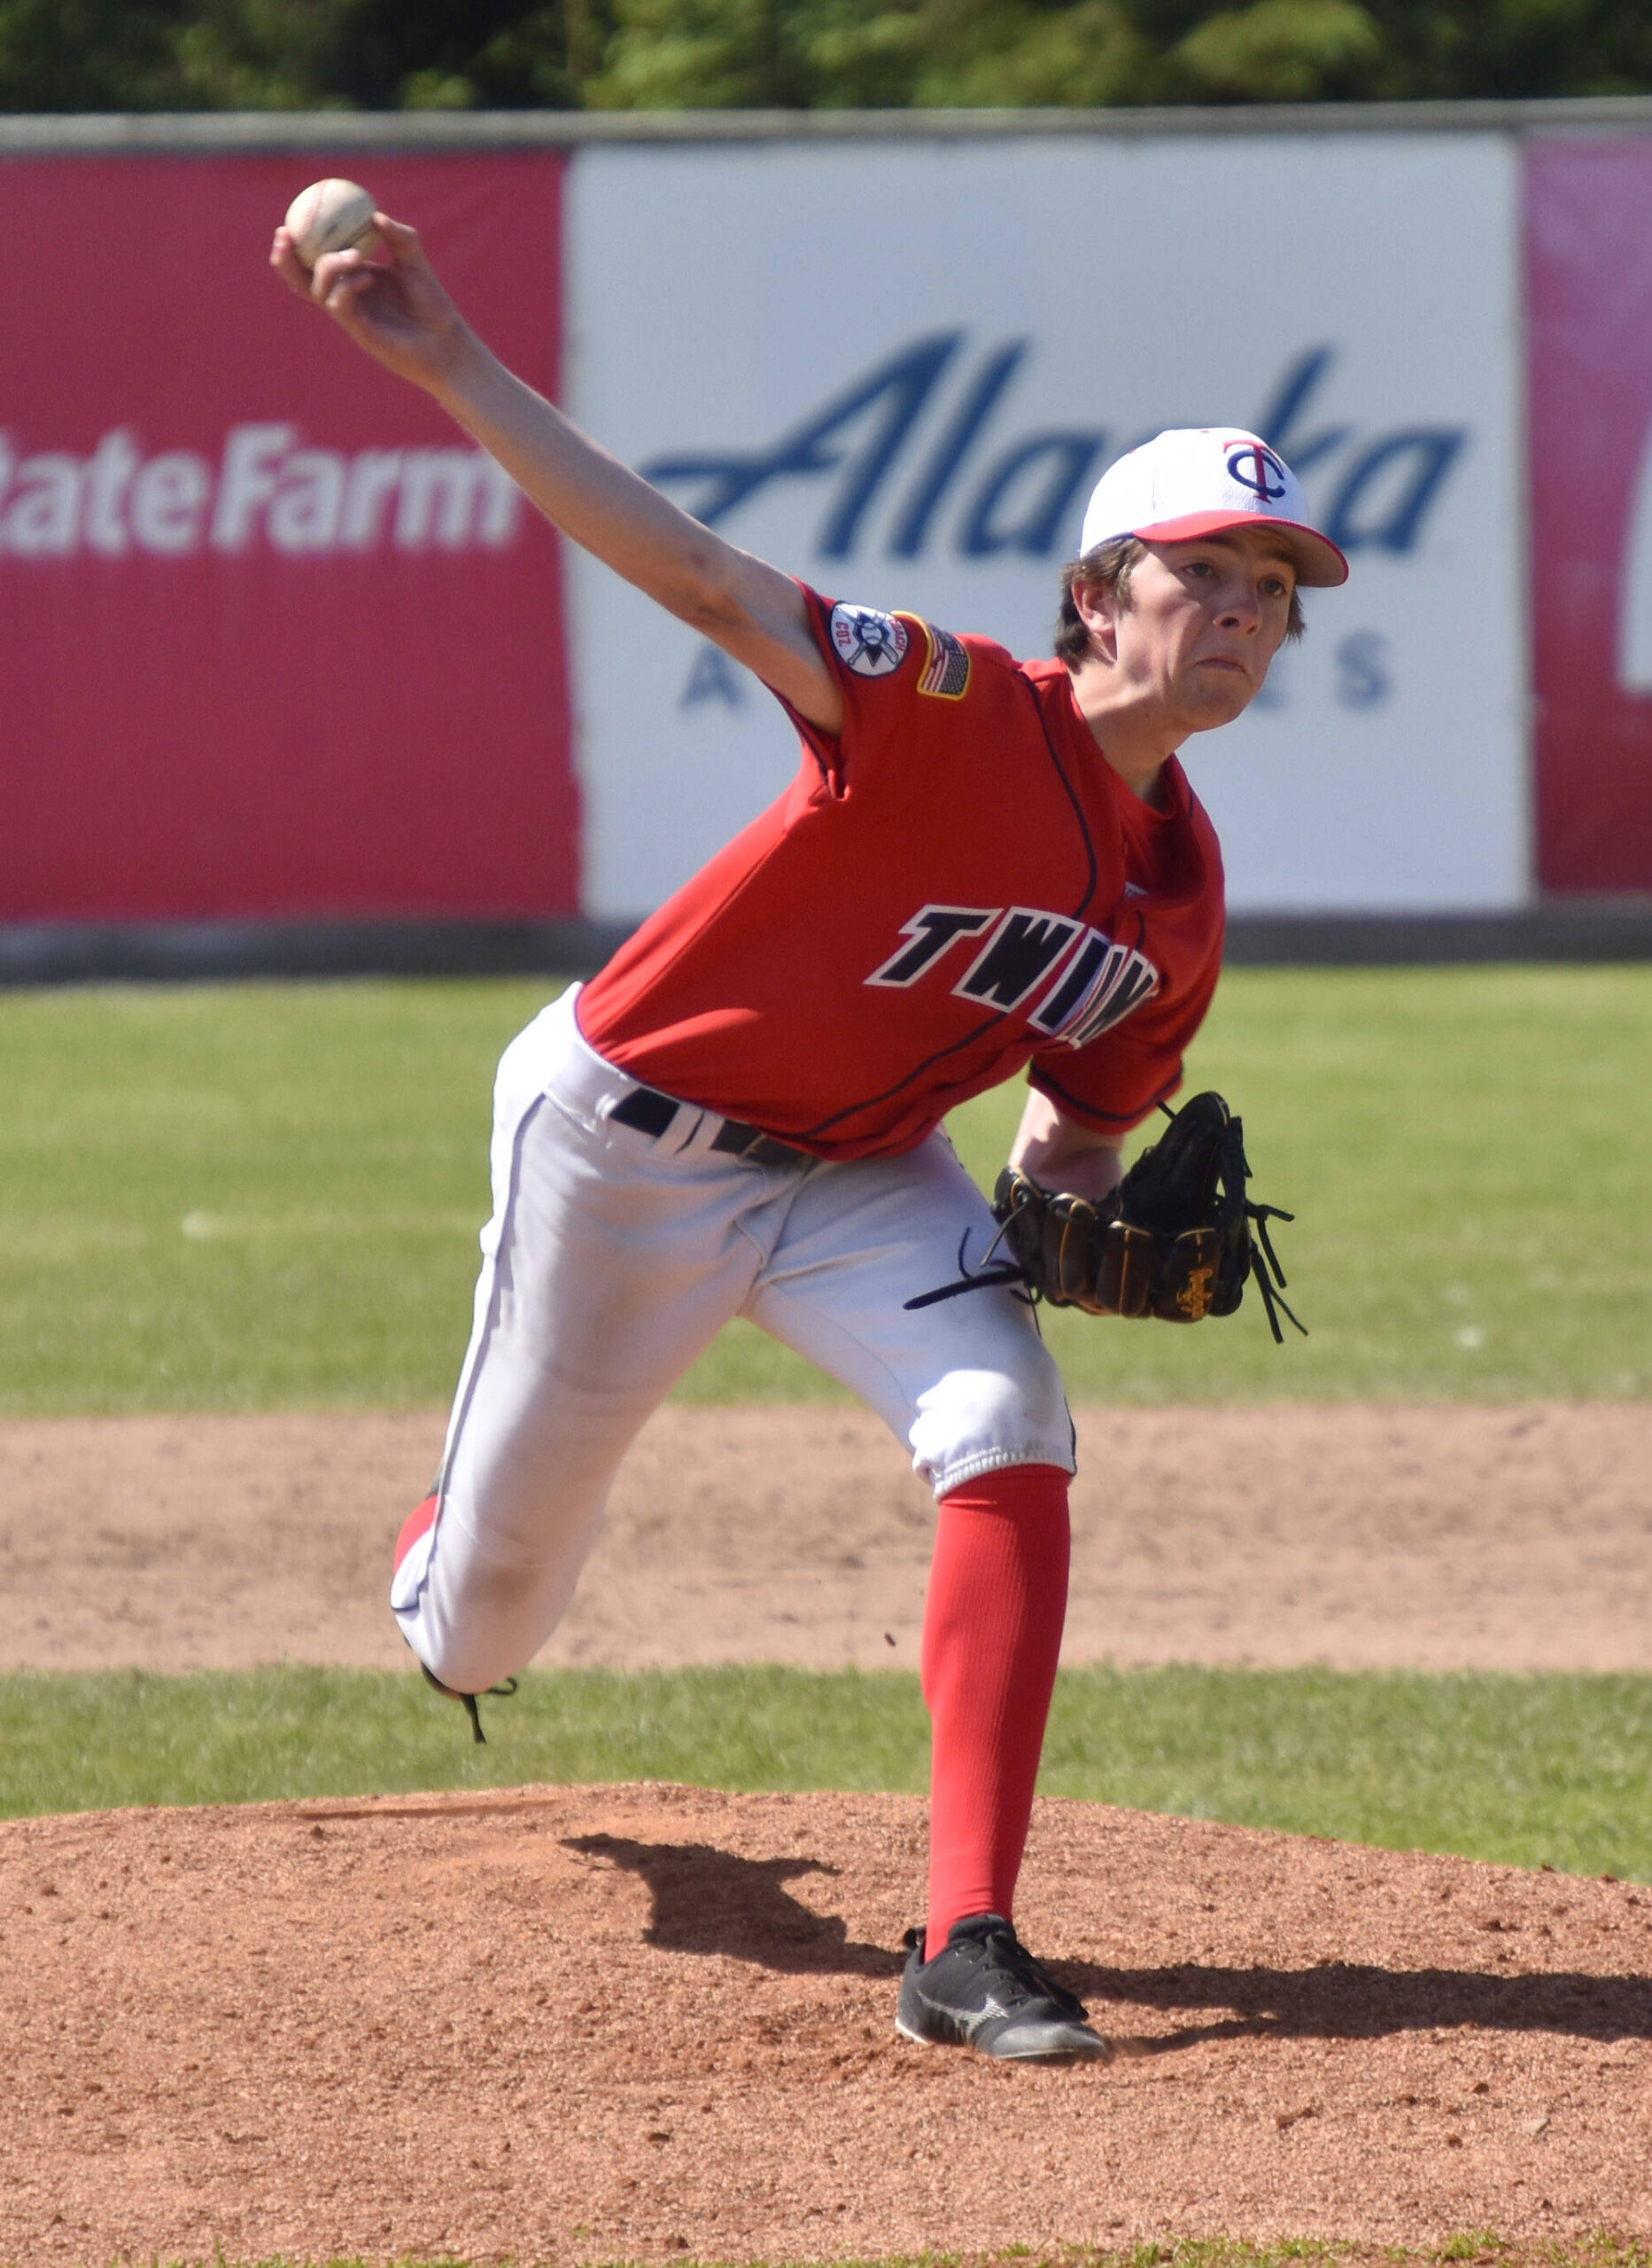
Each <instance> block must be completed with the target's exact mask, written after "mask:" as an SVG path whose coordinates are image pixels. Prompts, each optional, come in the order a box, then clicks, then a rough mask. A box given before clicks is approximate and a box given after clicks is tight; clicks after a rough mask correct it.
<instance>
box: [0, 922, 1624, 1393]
mask: <svg viewBox="0 0 1652 2268" xmlns="http://www.w3.org/2000/svg"><path fill="white" fill-rule="evenodd" d="M546 989H547V988H545V987H544V986H541V985H538V984H524V983H443V984H437V983H361V984H317V985H300V986H273V985H244V986H234V987H198V988H178V989H156V990H138V989H119V988H114V989H109V990H88V991H63V992H39V993H16V994H12V995H11V996H9V997H5V998H0V1060H4V1062H5V1064H6V1066H7V1069H8V1072H9V1074H10V1076H9V1077H8V1078H7V1079H6V1081H5V1082H4V1090H3V1091H0V1231H3V1233H0V1410H5V1411H9V1412H12V1413H14V1414H20V1413H25V1412H30V1411H46V1410H71V1411H82V1410H206V1409H240V1408H254V1407H258V1408H278V1407H282V1406H287V1407H313V1406H320V1405H322V1404H330V1405H334V1406H338V1405H343V1406H346V1407H349V1406H354V1407H385V1406H392V1405H405V1404H407V1403H413V1402H443V1401H445V1400H446V1397H447V1395H448V1394H449V1392H450V1390H451V1387H452V1383H453V1379H454V1374H455V1372H456V1370H457V1366H458V1363H459V1359H460V1356H461V1353H462V1350H463V1343H464V1339H465V1334H466V1332H467V1329H468V1326H469V1295H470V1285H471V1282H472V1279H473V1277H474V1273H475V1267H476V1231H477V1227H478V1226H479V1224H480V1223H481V1221H482V1219H483V1217H484V1216H485V1212H486V1209H487V1187H486V1138H487V1124H488V1097H489V1090H490V1084H491V1078H492V1066H493V1063H494V1061H495V1060H496V1058H497V1056H498V1054H499V1052H500V1048H501V1046H502V1045H503V1044H504V1042H505V1041H506V1039H507V1038H508V1037H509V1036H510V1034H511V1033H512V1032H513V1031H515V1030H516V1029H518V1028H519V1026H520V1025H521V1024H522V1023H524V1021H526V1020H527V1018H528V1016H529V1015H530V1014H532V1012H533V1011H534V1009H535V1008H536V1007H538V1006H539V1005H540V1003H541V1002H542V1000H543V998H544V997H545V992H546ZM1190 1080H1191V1085H1193V1086H1198V1085H1215V1086H1219V1087H1221V1088H1222V1090H1223V1091H1225V1092H1226V1093H1227V1094H1228V1095H1229V1099H1231V1100H1232V1102H1233V1103H1234V1105H1235V1107H1236V1108H1237V1109H1238V1110H1240V1111H1241V1112H1242V1113H1243V1115H1244V1116H1245V1122H1246V1127H1247V1131H1248V1136H1249V1145H1250V1151H1251V1159H1252V1163H1253V1167H1254V1168H1255V1173H1256V1180H1255V1184H1254V1187H1255V1190H1256V1192H1257V1193H1258V1194H1260V1195H1261V1196H1263V1197H1265V1198H1268V1199H1269V1200H1273V1201H1276V1202H1278V1203H1281V1204H1284V1205H1286V1206H1289V1207H1291V1208H1293V1209H1295V1210H1296V1211H1297V1213H1298V1214H1299V1219H1298V1222H1297V1223H1296V1225H1295V1226H1294V1227H1291V1228H1287V1229H1284V1230H1283V1231H1281V1232H1280V1243H1281V1247H1282V1255H1283V1257H1284V1261H1285V1265H1286V1267H1287V1269H1288V1270H1290V1273H1291V1296H1292V1299H1293V1301H1295V1302H1296V1303H1297V1304H1298V1306H1299V1312H1300V1313H1301V1314H1302V1316H1303V1317H1304V1319H1305V1321H1307V1323H1308V1324H1309V1325H1310V1326H1311V1330H1312V1337H1311V1338H1310V1339H1308V1340H1296V1339H1294V1338H1293V1339H1292V1340H1291V1343H1290V1344H1289V1345H1288V1346H1287V1347H1286V1348H1284V1350H1283V1351H1282V1350H1280V1349H1277V1348H1275V1347H1274V1345H1273V1344H1272V1342H1271V1340H1269V1338H1268V1332H1267V1331H1266V1329H1265V1327H1264V1325H1263V1322H1262V1318H1261V1317H1260V1314H1259V1313H1257V1312H1256V1311H1255V1308H1254V1301H1250V1302H1247V1306H1246V1310H1245V1313H1243V1314H1242V1315H1240V1316H1239V1317H1236V1318H1235V1319H1234V1320H1233V1321H1231V1322H1229V1323H1227V1324H1222V1325H1220V1326H1215V1327H1212V1328H1210V1329H1207V1330H1200V1331H1197V1332H1172V1331H1163V1332H1161V1331H1159V1330H1157V1329H1155V1328H1153V1327H1152V1326H1151V1325H1150V1326H1144V1327H1140V1328H1136V1327H1130V1326H1126V1325H1123V1324H1110V1323H1104V1324H1097V1323H1095V1322H1092V1321H1090V1320H1088V1319H1085V1318H1082V1317H1070V1316H1061V1315H1054V1316H1051V1317H1049V1318H1048V1321H1049V1326H1050V1336H1051V1341H1052V1343H1053V1344H1054V1345H1055V1347H1056V1348H1057V1350H1058V1352H1059V1355H1060V1357H1061V1360H1062V1363H1063V1364H1064V1366H1065V1368H1066V1373H1067V1377H1068V1380H1069V1384H1070V1386H1071V1387H1072V1390H1073V1392H1074V1394H1075V1395H1076V1396H1079V1397H1081V1398H1090V1399H1120V1400H1128V1401H1146V1402H1153V1401H1167V1400H1170V1401H1194V1402H1198V1401H1224V1402H1225V1401H1235V1400H1244V1399H1254V1398H1258V1397H1261V1396H1273V1397H1298V1396H1305V1397H1315V1398H1335V1397H1339V1396H1346V1397H1361V1396H1369V1395H1422V1396H1430V1397H1463V1396H1472V1397H1477V1398H1500V1397H1501V1398H1509V1397H1515V1396H1521V1395H1572V1394H1581V1395H1602V1396H1609V1397H1616V1396H1636V1395H1641V1394H1646V1393H1647V1392H1648V1390H1652V1169H1649V1168H1648V1147H1647V1143H1646V1138H1645V1129H1646V1127H1647V1125H1648V1123H1652V967H1622V968H1617V967H1578V968H1559V967H1555V968H1442V969H1420V970H1404V971H1392V970H1374V971H1363V970H1361V971H1340V970H1237V971H1235V972H1233V973H1232V974H1230V975H1229V976H1228V977H1227V978H1226V979H1225V980H1224V982H1223V984H1222V991H1221V994H1220V996H1219V998H1218V1000H1217V1004H1216V1006H1215V1009H1214V1012H1213V1014H1212V1016H1211V1019H1210V1021H1209V1024H1208V1026H1207V1028H1206V1031H1205V1033H1204V1034H1203V1035H1202V1037H1201V1038H1200V1041H1199V1043H1198V1048H1197V1050H1196V1052H1195V1054H1194V1057H1193V1060H1192V1061H1191V1066H1190ZM1019 1107H1020V1103H1019V1095H1018V1093H1017V1092H1015V1091H1012V1090H1004V1091H1000V1092H999V1093H998V1094H997V1095H994V1096H989V1097H987V1098H984V1099H982V1100H981V1101H980V1102H978V1103H975V1104H973V1105H972V1106H971V1107H969V1108H968V1109H966V1110H965V1111H963V1112H960V1113H959V1114H958V1117H957V1118H956V1119H955V1121H954V1132H955V1135H956V1137H957V1138H958V1144H959V1146H960V1148H961V1149H962V1151H963V1153H964V1154H965V1156H966V1159H967V1161H968V1162H969V1164H970V1166H971V1168H972V1169H973V1171H974V1172H975V1173H976V1174H977V1175H978V1176H980V1177H981V1179H982V1180H983V1181H984V1182H987V1183H988V1184H990V1181H991V1178H992V1177H993V1175H994V1174H995V1173H996V1171H997V1167H998V1165H999V1163H1000V1162H1001V1161H1002V1159H1003V1155H1004V1147H1005V1145H1006V1143H1007V1141H1008V1139H1009V1134H1010V1130H1011V1128H1012V1124H1013V1122H1014V1119H1015V1116H1016V1115H1017V1112H1018V1110H1019ZM681 1391H682V1392H684V1393H685V1394H690V1395H694V1396H699V1397H702V1398H710V1399H731V1400H735V1399H748V1398H755V1397H786V1396H793V1395H798V1394H833V1393H834V1392H835V1391H836V1389H834V1387H833V1386H831V1385H830V1384H829V1383H828V1382H827V1381H826V1380H825V1379H821V1378H820V1377H819V1376H818V1373H816V1372H814V1371H811V1370H810V1369H809V1368H808V1367H807V1366H806V1365H805V1364H804V1363H802V1362H800V1361H799V1360H798V1359H797V1358H796V1357H795V1356H793V1355H789V1354H787V1353H786V1352H785V1351H784V1350H782V1349H780V1348H777V1347H774V1346H773V1345H772V1342H770V1341H768V1340H764V1339H763V1338H761V1337H760V1335H759V1334H758V1333H757V1332H755V1331H753V1330H751V1329H750V1328H749V1327H748V1326H746V1325H743V1324H735V1325H733V1326H732V1327H731V1329H730V1330H729V1331H727V1332H725V1333H724V1335H723V1337H722V1338H721V1339H720V1340H718V1341H717V1344H716V1345H715V1346H714V1347H713V1348H711V1349H710V1350H709V1351H708V1353H707V1355H705V1356H704V1357H703V1358H702V1361H701V1362H700V1363H698V1364H697V1366H696V1367H695V1369H694V1371H692V1372H691V1374H690V1376H689V1377H688V1379H686V1381H685V1383H684V1385H683V1387H682V1388H681Z"/></svg>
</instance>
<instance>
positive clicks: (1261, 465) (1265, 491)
mask: <svg viewBox="0 0 1652 2268" xmlns="http://www.w3.org/2000/svg"><path fill="white" fill-rule="evenodd" d="M1228 478H1229V480H1237V482H1238V484H1239V485H1240V487H1241V488H1248V489H1249V490H1250V492H1251V493H1252V495H1253V496H1254V497H1256V498H1258V499H1259V500H1260V501H1261V502H1262V503H1264V504H1276V503H1277V502H1278V501H1279V499H1280V498H1281V497H1282V496H1283V495H1284V493H1285V480H1286V476H1285V469H1284V465H1283V464H1281V463H1280V462H1279V459H1278V458H1277V457H1276V455H1275V454H1274V453H1273V451H1272V450H1271V449H1265V448H1264V447H1262V445H1261V443H1260V441H1245V442H1244V443H1243V444H1242V445H1241V446H1240V447H1238V448H1236V449H1229V452H1228Z"/></svg>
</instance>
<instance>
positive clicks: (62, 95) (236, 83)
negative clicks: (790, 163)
mask: <svg viewBox="0 0 1652 2268" xmlns="http://www.w3.org/2000/svg"><path fill="white" fill-rule="evenodd" d="M1648 89H1652V9H1648V6H1647V4H1646V0H1249V4H1248V5H1238V6H1224V7H1218V8H1212V7H1210V6H1209V5H1207V4H1201V0H883V4H880V0H551V4H543V5H533V4H524V0H0V108H3V109H5V110H11V111H87V110H92V111H97V110H136V111H153V110H287V109H295V108H302V109H345V110H353V109H368V110H398V109H414V110H416V109H453V110H464V109H493V108H498V109H520V108H549V109H565V108H592V109H618V110H643V109H649V110H653V109H667V110H670V109H679V108H689V107H693V108H717V109H723V108H732V109H741V108H748V107H751V106H758V107H765V108H768V107H779V108H788V109H789V108H796V109H834V108H842V107H845V106H859V105H870V106H874V107H892V106H893V107H902V106H907V105H916V106H919V107H931V106H935V105H952V104H961V105H970V106H974V105H1011V106H1020V105H1041V104H1043V105H1048V104H1080V105H1103V104H1140V103H1254V102H1325V101H1371V100H1391V101H1395V100H1397V101H1406V100H1412V99H1415V98H1417V97H1446V96H1502V97H1513V96H1543V95H1600V94H1625V93H1635V92H1643V91H1647V90H1648Z"/></svg>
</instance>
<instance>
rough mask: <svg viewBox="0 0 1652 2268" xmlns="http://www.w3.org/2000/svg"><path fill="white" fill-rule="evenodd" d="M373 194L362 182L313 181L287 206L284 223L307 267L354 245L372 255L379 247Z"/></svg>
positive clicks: (369, 255) (294, 248)
mask: <svg viewBox="0 0 1652 2268" xmlns="http://www.w3.org/2000/svg"><path fill="white" fill-rule="evenodd" d="M375 210H376V207H375V206H374V203H373V198H372V193H371V191H370V190H365V189H363V188H362V187H361V183H359V182H353V181H339V180H337V179H336V178H332V179H329V180H327V181H313V182H312V183H310V185H309V187H308V188H307V189H301V190H299V193H298V195H297V196H296V197H295V198H293V200H292V202H291V205H290V206H288V207H287V218H286V221H285V222H284V224H283V225H284V226H285V228H286V230H287V233H288V235H289V236H290V237H291V238H292V248H293V250H294V252H297V253H298V255H299V259H300V260H302V261H303V262H304V265H305V266H306V268H314V265H315V263H316V261H317V260H320V259H322V256H323V255H324V254H325V253H327V252H348V251H349V250H350V249H351V248H352V247H353V246H354V247H355V248H357V249H358V250H360V251H361V252H365V253H366V254H367V255H368V257H369V258H371V256H372V254H373V253H374V252H376V250H377V248H378V238H377V236H376V234H375V232H374V228H373V214H374V212H375Z"/></svg>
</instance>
